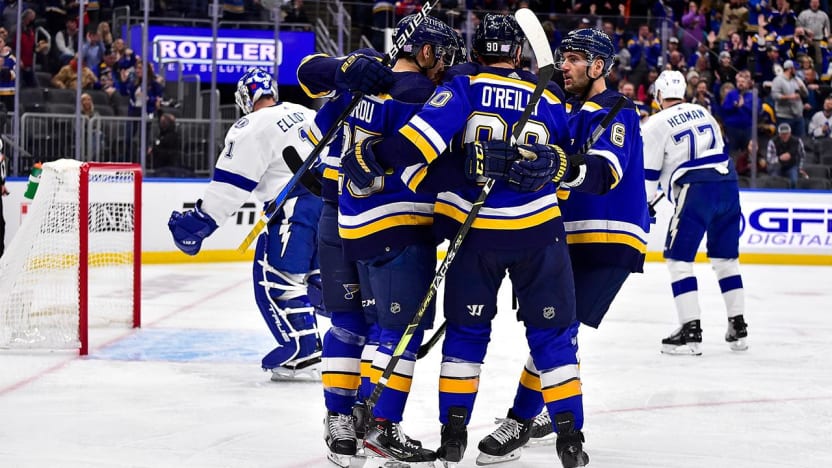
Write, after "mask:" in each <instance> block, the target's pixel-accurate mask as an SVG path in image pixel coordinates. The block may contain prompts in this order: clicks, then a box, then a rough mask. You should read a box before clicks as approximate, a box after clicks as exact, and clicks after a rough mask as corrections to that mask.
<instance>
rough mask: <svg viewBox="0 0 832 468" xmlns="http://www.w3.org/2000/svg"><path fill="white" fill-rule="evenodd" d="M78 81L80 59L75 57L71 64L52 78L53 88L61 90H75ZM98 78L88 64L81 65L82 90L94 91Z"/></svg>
mask: <svg viewBox="0 0 832 468" xmlns="http://www.w3.org/2000/svg"><path fill="white" fill-rule="evenodd" d="M77 80H78V58H77V57H73V58H72V59H70V61H69V63H68V64H66V65H64V66H63V67H61V69H60V70H58V73H57V74H56V75H55V76H53V77H52V86H54V87H56V88H61V89H75V88H76V87H77V84H76V83H77ZM97 81H98V78H96V76H95V73H93V72H92V70H90V67H88V66H87V64H86V63H83V62H82V63H81V88H82V89H92V88H94V87H95V84H96V82H97Z"/></svg>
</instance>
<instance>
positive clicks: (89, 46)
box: [81, 29, 104, 77]
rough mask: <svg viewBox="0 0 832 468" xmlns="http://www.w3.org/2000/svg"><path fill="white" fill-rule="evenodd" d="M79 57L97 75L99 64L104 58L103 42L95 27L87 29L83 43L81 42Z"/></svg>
mask: <svg viewBox="0 0 832 468" xmlns="http://www.w3.org/2000/svg"><path fill="white" fill-rule="evenodd" d="M81 58H82V59H83V60H84V63H86V64H87V65H89V67H90V69H91V70H92V71H93V73H95V74H96V75H95V76H96V77H98V70H99V65H101V62H102V61H103V60H104V44H103V43H102V42H101V36H99V35H98V30H97V29H92V30H89V31H87V34H86V38H85V39H84V43H83V44H81Z"/></svg>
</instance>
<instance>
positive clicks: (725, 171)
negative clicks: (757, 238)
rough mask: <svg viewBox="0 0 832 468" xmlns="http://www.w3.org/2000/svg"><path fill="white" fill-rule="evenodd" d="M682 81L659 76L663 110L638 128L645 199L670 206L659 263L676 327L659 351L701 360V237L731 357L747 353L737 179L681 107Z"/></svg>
mask: <svg viewBox="0 0 832 468" xmlns="http://www.w3.org/2000/svg"><path fill="white" fill-rule="evenodd" d="M685 87H686V84H685V77H684V76H683V75H682V74H681V73H679V72H677V71H669V70H666V71H664V72H662V74H661V75H659V78H658V79H657V80H656V83H655V91H654V95H655V96H654V97H655V100H656V102H657V103H659V105H660V106H661V108H662V110H661V111H660V112H659V113H657V114H655V115H653V116H652V117H650V120H648V121H647V123H646V124H645V125H644V128H643V132H642V133H643V135H644V164H645V168H646V175H647V196H648V197H650V198H651V199H652V197H653V196H654V195H655V194H656V191H657V187H658V186H659V185H661V187H662V188H663V189H664V191H665V195H666V196H667V199H668V200H670V202H671V203H673V204H674V205H675V210H674V212H673V218H671V220H670V225H669V226H668V231H667V239H666V240H665V246H664V258H665V259H666V260H667V266H668V268H669V269H670V280H671V289H672V291H673V297H674V300H675V302H676V311H677V313H678V314H679V323H680V325H681V326H680V328H679V329H677V330H676V331H675V332H674V333H673V334H671V335H670V336H669V337H667V338H665V339H663V340H662V352H663V353H668V354H688V355H690V354H692V355H700V354H702V350H701V344H702V328H701V327H700V322H699V318H700V316H701V310H700V309H699V298H698V286H697V281H696V277H695V276H694V274H693V261H694V257H695V256H696V251H697V250H698V248H699V244H700V243H701V242H702V237H703V236H704V235H705V234H706V233H707V237H708V240H707V253H708V258H709V259H710V260H711V265H712V266H713V269H714V271H715V272H716V276H717V279H718V280H719V288H720V290H721V291H722V298H723V299H724V301H725V307H726V309H727V312H728V331H727V332H726V333H725V341H727V342H728V344H729V346H730V348H731V349H732V350H735V351H743V350H745V349H747V348H748V345H747V344H746V337H747V336H748V330H747V325H746V323H745V319H744V318H743V313H744V308H745V304H744V293H743V285H742V276H741V275H740V268H739V260H738V257H739V237H740V222H741V213H740V201H739V188H738V185H737V173H736V170H735V169H734V163H733V161H732V160H731V158H730V157H729V156H728V153H727V151H726V147H725V144H724V140H723V137H722V131H721V130H720V128H719V124H718V123H717V121H716V120H715V119H714V117H713V116H712V115H711V114H710V112H708V111H707V110H706V109H705V108H703V107H701V106H698V105H696V104H690V103H686V102H684V98H685Z"/></svg>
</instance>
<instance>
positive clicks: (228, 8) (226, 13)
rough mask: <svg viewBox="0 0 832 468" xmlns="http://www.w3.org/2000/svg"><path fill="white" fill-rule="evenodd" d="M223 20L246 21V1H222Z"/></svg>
mask: <svg viewBox="0 0 832 468" xmlns="http://www.w3.org/2000/svg"><path fill="white" fill-rule="evenodd" d="M220 3H222V19H223V20H228V21H245V20H247V19H248V18H247V17H246V4H245V1H244V0H222V2H220Z"/></svg>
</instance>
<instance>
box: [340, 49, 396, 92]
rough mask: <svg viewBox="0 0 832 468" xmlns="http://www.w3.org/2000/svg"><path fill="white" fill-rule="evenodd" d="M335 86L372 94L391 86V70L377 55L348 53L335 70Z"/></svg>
mask: <svg viewBox="0 0 832 468" xmlns="http://www.w3.org/2000/svg"><path fill="white" fill-rule="evenodd" d="M335 86H337V87H338V89H346V90H349V91H354V92H359V93H363V94H367V95H371V96H374V95H376V94H379V93H382V92H385V91H387V90H389V89H390V87H391V86H393V70H392V69H391V68H390V67H388V66H387V65H385V64H384V63H382V61H381V59H380V58H378V57H369V56H367V55H364V54H350V55H348V56H347V58H346V59H345V60H344V62H343V63H342V64H341V66H340V67H338V69H337V70H336V71H335Z"/></svg>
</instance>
